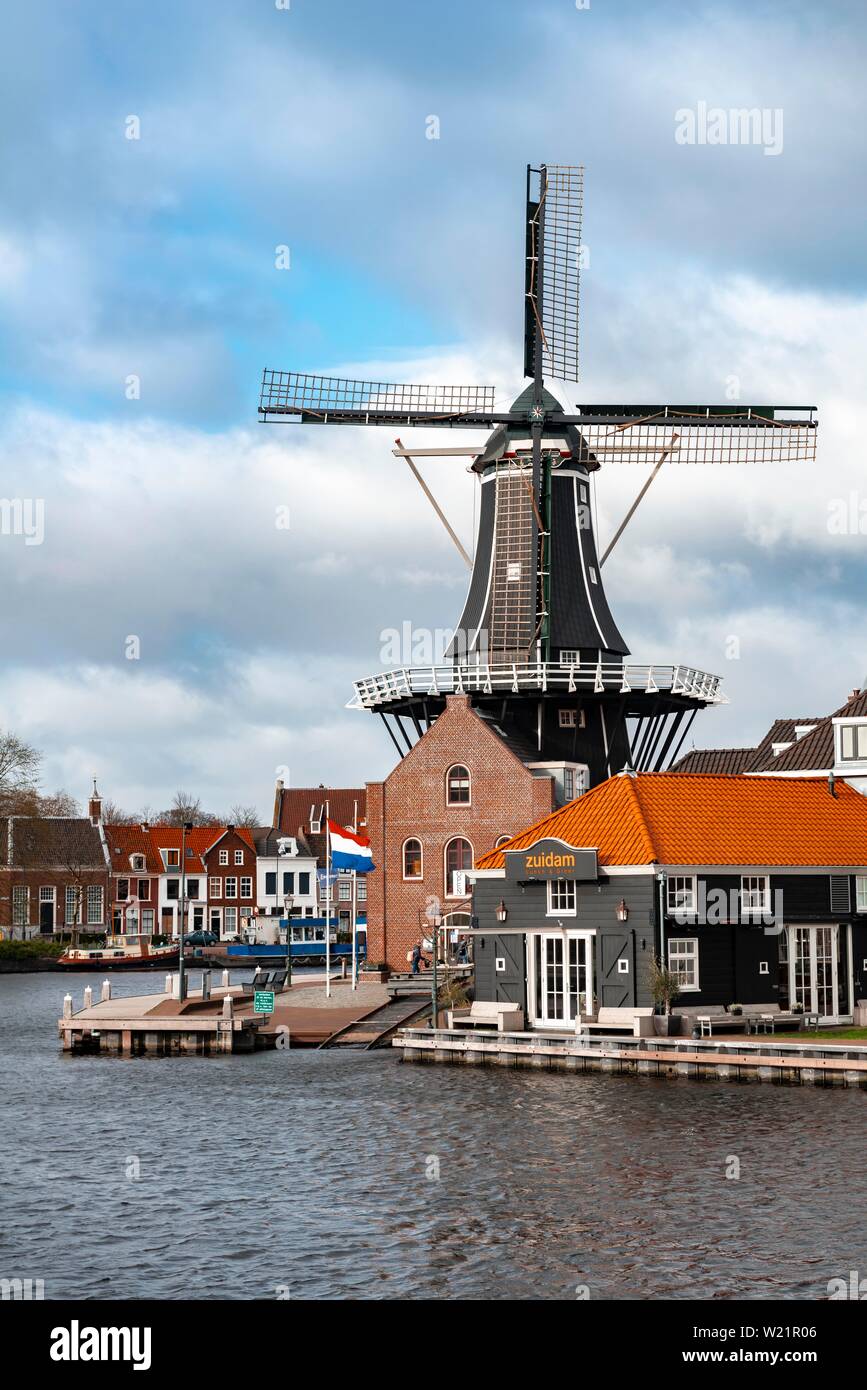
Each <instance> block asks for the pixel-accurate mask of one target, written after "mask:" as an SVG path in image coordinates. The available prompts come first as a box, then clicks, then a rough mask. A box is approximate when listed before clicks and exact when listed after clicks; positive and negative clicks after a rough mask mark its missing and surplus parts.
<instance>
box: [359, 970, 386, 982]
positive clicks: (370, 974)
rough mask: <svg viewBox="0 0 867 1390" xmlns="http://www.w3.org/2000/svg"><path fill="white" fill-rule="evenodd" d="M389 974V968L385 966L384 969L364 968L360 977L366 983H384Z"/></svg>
mask: <svg viewBox="0 0 867 1390" xmlns="http://www.w3.org/2000/svg"><path fill="white" fill-rule="evenodd" d="M390 974H391V970H390V969H389V968H388V967H386V969H385V970H368V969H364V970H362V971H361V979H362V980H364V981H365V983H366V984H370V985H384V984H386V983H387V982H388V977H389V975H390Z"/></svg>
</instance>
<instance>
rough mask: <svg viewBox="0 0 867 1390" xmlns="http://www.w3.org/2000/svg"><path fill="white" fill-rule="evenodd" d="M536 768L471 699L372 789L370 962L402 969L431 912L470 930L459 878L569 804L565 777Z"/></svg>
mask: <svg viewBox="0 0 867 1390" xmlns="http://www.w3.org/2000/svg"><path fill="white" fill-rule="evenodd" d="M537 759H538V754H537V753H536V752H535V750H534V749H533V748H532V747H530V746H529V745H527V746H524V745H523V744H522V743H520V742H519V741H517V740H516V739H515V738H512V737H508V736H507V735H506V734H505V733H504V732H503V730H502V729H501V728H500V727H499V726H498V724H497V723H496V721H495V720H493V719H491V718H490V717H487V716H485V715H484V714H483V713H481V712H480V711H479V710H478V709H474V708H473V707H472V705H471V702H470V699H469V698H468V697H467V696H464V695H452V696H449V698H448V700H447V701H446V707H445V709H444V710H443V712H442V714H440V715H439V717H438V718H437V719H436V721H435V722H434V723H433V724H432V725H431V727H430V729H429V730H428V731H427V732H426V733H425V734H424V736H423V737H422V738H421V739H419V741H418V742H417V743H416V744H415V745H414V746H413V747H412V748H411V750H410V751H409V752H408V753H407V754H406V756H405V757H404V758H403V759H402V760H401V762H399V763H398V765H397V767H396V768H395V769H394V771H393V772H392V773H391V774H390V775H389V776H388V777H387V778H386V779H385V781H383V782H368V784H367V834H368V835H369V837H370V842H371V847H372V849H373V859H374V863H375V864H376V870H375V871H374V872H373V873H372V874H371V875H370V876H369V879H368V902H367V923H368V928H367V930H368V958H369V959H370V960H374V961H375V960H387V961H388V963H389V964H390V965H391V967H392V969H395V970H405V969H406V957H407V952H408V951H409V950H410V949H411V947H412V946H413V944H414V943H415V942H417V941H418V940H419V939H420V938H421V937H422V936H424V935H425V933H426V931H427V929H428V928H427V919H426V917H425V910H426V908H428V907H429V906H430V905H431V904H433V910H435V911H437V912H439V913H440V915H441V916H442V918H443V921H444V925H445V926H446V927H449V926H460V925H465V924H467V923H468V921H469V901H468V897H467V894H468V891H469V889H468V886H467V885H465V883H464V880H463V875H464V874H465V873H466V871H467V870H469V869H471V868H472V866H473V862H474V860H475V859H477V858H479V857H480V856H481V855H482V854H484V853H485V852H486V851H487V850H489V849H491V848H492V847H493V846H494V845H496V844H497V843H499V842H500V841H502V840H505V839H508V838H509V837H510V836H511V835H515V834H517V833H518V832H519V830H521V829H523V827H524V826H525V825H527V824H533V823H534V822H535V821H536V820H539V819H541V818H542V817H543V816H546V815H548V814H549V813H550V812H551V811H553V810H554V809H555V808H556V807H557V805H558V804H560V803H561V802H562V801H563V800H564V799H571V795H570V796H568V797H566V796H565V795H564V791H563V788H564V780H563V768H562V767H561V766H558V767H557V768H554V767H552V766H551V765H549V764H547V763H540V762H538V761H537ZM575 790H579V788H577V787H574V786H573V788H572V791H573V792H574V791H575Z"/></svg>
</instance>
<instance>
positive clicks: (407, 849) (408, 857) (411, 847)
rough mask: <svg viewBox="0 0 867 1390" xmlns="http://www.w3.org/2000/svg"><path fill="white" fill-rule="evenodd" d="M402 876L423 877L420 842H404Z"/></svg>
mask: <svg viewBox="0 0 867 1390" xmlns="http://www.w3.org/2000/svg"><path fill="white" fill-rule="evenodd" d="M403 876H404V878H422V877H423V873H422V853H421V840H404V842H403Z"/></svg>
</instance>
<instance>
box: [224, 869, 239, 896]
mask: <svg viewBox="0 0 867 1390" xmlns="http://www.w3.org/2000/svg"><path fill="white" fill-rule="evenodd" d="M230 884H231V885H232V886H231V887H229V885H230ZM223 896H224V897H226V898H237V896H238V876H237V874H228V875H227V876H226V878H225V879H224V880H223Z"/></svg>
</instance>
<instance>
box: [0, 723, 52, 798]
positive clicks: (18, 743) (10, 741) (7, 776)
mask: <svg viewBox="0 0 867 1390" xmlns="http://www.w3.org/2000/svg"><path fill="white" fill-rule="evenodd" d="M41 762H42V754H41V753H39V752H38V751H37V750H36V749H35V748H33V747H32V745H31V744H29V743H25V742H24V740H23V739H21V738H18V736H17V735H16V734H13V733H8V732H7V733H3V732H2V731H0V814H3V815H10V816H11V815H17V814H22V813H21V812H19V811H18V804H19V803H20V802H21V801H22V800H24V799H26V798H27V797H28V796H36V795H37V787H38V782H39V767H40V763H41Z"/></svg>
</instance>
